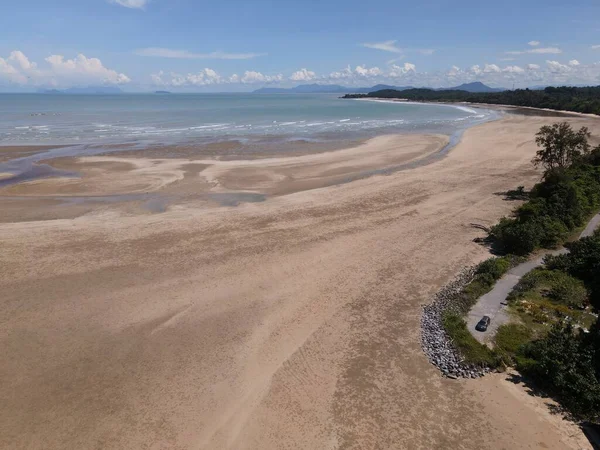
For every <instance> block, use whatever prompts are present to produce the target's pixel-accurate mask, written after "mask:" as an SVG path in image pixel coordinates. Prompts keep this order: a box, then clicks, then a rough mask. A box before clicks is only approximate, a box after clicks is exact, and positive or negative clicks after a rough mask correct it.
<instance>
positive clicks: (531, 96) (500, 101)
mask: <svg viewBox="0 0 600 450" xmlns="http://www.w3.org/2000/svg"><path fill="white" fill-rule="evenodd" d="M342 98H397V99H404V100H410V101H420V102H466V103H487V104H492V105H511V106H522V107H530V108H543V109H554V110H558V111H573V112H578V113H586V114H597V115H600V86H596V87H570V86H562V87H547V88H545V89H543V90H533V89H516V90H514V91H502V92H468V91H466V90H461V89H452V90H434V89H408V90H402V91H400V90H396V89H382V90H378V91H373V92H369V93H368V94H360V93H357V94H346V95H344V96H343V97H342Z"/></svg>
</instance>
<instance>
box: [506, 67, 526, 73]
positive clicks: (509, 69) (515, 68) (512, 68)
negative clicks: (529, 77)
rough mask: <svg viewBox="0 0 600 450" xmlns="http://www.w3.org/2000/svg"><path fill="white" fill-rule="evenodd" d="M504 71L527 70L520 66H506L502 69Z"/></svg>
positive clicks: (520, 71) (517, 71) (519, 71)
mask: <svg viewBox="0 0 600 450" xmlns="http://www.w3.org/2000/svg"><path fill="white" fill-rule="evenodd" d="M502 72H507V73H523V72H525V69H523V68H522V67H519V66H506V67H505V68H504V69H502Z"/></svg>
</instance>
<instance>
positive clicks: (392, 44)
mask: <svg viewBox="0 0 600 450" xmlns="http://www.w3.org/2000/svg"><path fill="white" fill-rule="evenodd" d="M396 42H398V41H384V42H372V43H368V42H367V43H364V44H361V45H362V46H363V47H366V48H373V49H375V50H383V51H384V52H392V53H402V49H401V48H399V47H397V46H396Z"/></svg>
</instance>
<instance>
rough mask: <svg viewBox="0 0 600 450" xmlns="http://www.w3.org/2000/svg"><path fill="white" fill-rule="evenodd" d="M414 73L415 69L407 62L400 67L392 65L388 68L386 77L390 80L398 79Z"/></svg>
mask: <svg viewBox="0 0 600 450" xmlns="http://www.w3.org/2000/svg"><path fill="white" fill-rule="evenodd" d="M416 71H417V67H416V66H415V65H414V64H411V63H409V62H407V63H404V64H403V65H402V66H397V65H396V64H393V65H392V66H391V67H390V72H389V74H388V76H389V77H391V78H400V77H402V76H404V75H406V74H408V73H415V72H416Z"/></svg>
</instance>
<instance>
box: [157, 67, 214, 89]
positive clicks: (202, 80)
mask: <svg viewBox="0 0 600 450" xmlns="http://www.w3.org/2000/svg"><path fill="white" fill-rule="evenodd" d="M150 78H151V79H152V83H153V84H154V85H156V86H172V87H182V86H207V85H211V84H221V83H223V82H224V81H225V80H224V79H223V78H222V77H221V76H220V75H219V74H218V73H217V72H216V71H214V70H213V69H209V68H205V69H202V70H200V71H199V72H196V73H188V74H187V75H181V74H177V73H173V72H171V73H169V74H166V73H165V72H163V71H160V72H158V73H155V74H152V75H150Z"/></svg>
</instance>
